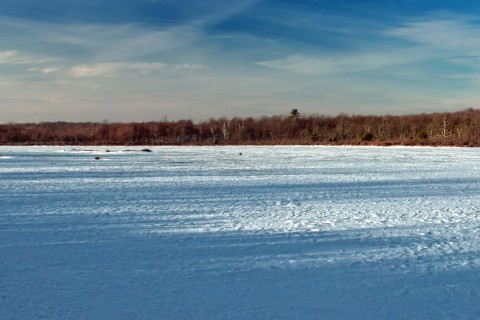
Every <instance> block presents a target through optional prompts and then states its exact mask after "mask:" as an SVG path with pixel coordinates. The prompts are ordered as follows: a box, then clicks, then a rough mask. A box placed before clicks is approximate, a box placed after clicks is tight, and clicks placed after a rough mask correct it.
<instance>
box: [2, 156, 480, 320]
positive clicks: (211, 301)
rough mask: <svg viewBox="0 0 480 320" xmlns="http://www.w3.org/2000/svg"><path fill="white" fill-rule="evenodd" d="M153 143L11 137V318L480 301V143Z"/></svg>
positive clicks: (441, 310)
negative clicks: (63, 143) (62, 142)
mask: <svg viewBox="0 0 480 320" xmlns="http://www.w3.org/2000/svg"><path fill="white" fill-rule="evenodd" d="M148 148H150V149H152V150H153V151H154V152H153V153H141V152H131V151H129V152H122V150H126V149H128V148H127V147H115V148H111V147H108V149H109V150H110V152H106V149H107V147H95V148H91V147H88V148H83V149H89V151H85V150H83V151H78V150H80V149H81V148H80V147H1V148H0V156H1V158H0V179H1V180H0V240H1V242H0V270H1V271H2V272H1V273H0V310H1V311H0V318H2V319H3V318H5V319H26V318H29V319H36V318H47V319H66V318H72V319H73V318H75V319H98V318H103V319H134V318H148V319H245V318H257V319H268V318H270V319H282V318H283V319H319V318H324V319H340V318H342V319H359V318H363V319H378V318H389V319H415V318H416V319H426V318H430V319H448V318H455V319H462V318H465V319H474V318H480V307H478V305H479V304H478V302H480V296H479V295H478V294H479V292H477V291H478V289H477V288H478V287H479V285H480V274H479V272H478V269H479V267H480V256H479V249H480V248H479V246H480V241H479V227H480V223H479V222H480V221H479V219H480V218H479V211H480V209H479V208H480V197H478V195H479V193H480V175H479V174H478V172H479V169H480V157H479V154H478V150H476V149H459V148H405V147H393V148H377V147H181V148H178V147H153V148H152V147H148ZM74 149H75V150H74ZM130 149H133V148H130ZM135 149H138V150H141V149H142V148H141V147H140V148H135ZM112 151H113V152H112ZM240 153H242V154H241V155H240ZM97 155H100V156H101V157H102V159H101V160H95V159H94V157H95V156H97Z"/></svg>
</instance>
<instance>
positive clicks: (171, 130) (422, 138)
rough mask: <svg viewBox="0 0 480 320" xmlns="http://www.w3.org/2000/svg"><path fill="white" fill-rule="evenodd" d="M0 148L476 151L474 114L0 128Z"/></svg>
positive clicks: (478, 116)
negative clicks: (328, 147) (430, 148)
mask: <svg viewBox="0 0 480 320" xmlns="http://www.w3.org/2000/svg"><path fill="white" fill-rule="evenodd" d="M0 144H1V145H246V144H253V145H287V144H319V145H382V146H389V145H435V146H436V145H438V146H440V145H445V146H472V147H478V146H480V109H466V110H462V111H458V112H448V113H430V114H425V113H424V114H412V115H401V116H395V115H383V116H379V115H368V116H367V115H347V114H339V115H337V116H325V115H301V114H300V112H299V111H298V110H297V109H293V110H292V111H291V113H290V114H286V115H277V116H263V117H259V118H252V117H247V118H241V117H234V118H217V119H209V120H207V121H201V122H197V123H194V122H193V121H191V120H179V121H151V122H136V123H108V122H105V121H104V122H101V123H94V122H82V123H80V122H41V123H7V124H2V125H0Z"/></svg>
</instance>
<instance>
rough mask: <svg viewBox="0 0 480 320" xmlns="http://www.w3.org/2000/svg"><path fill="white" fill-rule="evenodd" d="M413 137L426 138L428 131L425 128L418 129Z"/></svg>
mask: <svg viewBox="0 0 480 320" xmlns="http://www.w3.org/2000/svg"><path fill="white" fill-rule="evenodd" d="M415 138H417V139H419V140H420V139H423V140H424V139H427V138H428V133H427V131H425V130H420V131H418V132H417V133H416V134H415Z"/></svg>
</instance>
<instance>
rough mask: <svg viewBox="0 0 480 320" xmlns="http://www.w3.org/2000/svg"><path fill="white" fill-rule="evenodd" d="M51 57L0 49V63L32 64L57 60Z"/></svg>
mask: <svg viewBox="0 0 480 320" xmlns="http://www.w3.org/2000/svg"><path fill="white" fill-rule="evenodd" d="M57 60H58V59H56V58H53V57H44V56H39V55H32V54H27V53H23V52H20V51H18V50H7V51H0V64H32V63H39V64H41V63H49V62H53V61H57Z"/></svg>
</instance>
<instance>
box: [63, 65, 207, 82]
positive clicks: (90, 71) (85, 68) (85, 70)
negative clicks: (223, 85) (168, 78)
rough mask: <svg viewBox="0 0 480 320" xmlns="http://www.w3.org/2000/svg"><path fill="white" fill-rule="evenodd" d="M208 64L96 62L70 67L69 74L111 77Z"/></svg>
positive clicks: (199, 67)
mask: <svg viewBox="0 0 480 320" xmlns="http://www.w3.org/2000/svg"><path fill="white" fill-rule="evenodd" d="M205 68H207V66H205V65H199V64H166V63H158V62H156V63H128V62H121V63H120V62H115V63H95V64H89V65H86V64H85V65H76V66H73V67H71V68H70V69H69V71H68V74H69V75H70V76H72V77H74V78H84V77H110V76H116V75H118V74H120V73H125V72H138V73H142V74H146V73H151V72H160V71H167V70H199V69H205Z"/></svg>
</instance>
